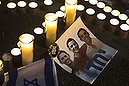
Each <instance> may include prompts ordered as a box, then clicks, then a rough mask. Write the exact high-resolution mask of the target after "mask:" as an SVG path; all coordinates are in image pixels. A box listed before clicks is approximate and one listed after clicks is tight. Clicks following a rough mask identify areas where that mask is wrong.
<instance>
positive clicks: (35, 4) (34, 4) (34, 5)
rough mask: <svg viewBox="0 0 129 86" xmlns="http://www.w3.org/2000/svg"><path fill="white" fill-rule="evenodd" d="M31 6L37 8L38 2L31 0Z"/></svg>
mask: <svg viewBox="0 0 129 86" xmlns="http://www.w3.org/2000/svg"><path fill="white" fill-rule="evenodd" d="M29 7H30V8H32V9H35V8H37V7H38V3H36V2H30V3H29Z"/></svg>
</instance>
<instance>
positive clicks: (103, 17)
mask: <svg viewBox="0 0 129 86" xmlns="http://www.w3.org/2000/svg"><path fill="white" fill-rule="evenodd" d="M97 18H98V19H99V20H104V19H106V15H105V14H103V13H98V14H97Z"/></svg>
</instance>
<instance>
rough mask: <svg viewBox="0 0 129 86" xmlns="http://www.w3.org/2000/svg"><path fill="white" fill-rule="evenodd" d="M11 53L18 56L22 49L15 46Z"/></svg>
mask: <svg viewBox="0 0 129 86" xmlns="http://www.w3.org/2000/svg"><path fill="white" fill-rule="evenodd" d="M11 54H12V55H13V56H18V55H20V54H21V51H20V49H19V48H13V49H12V50H11Z"/></svg>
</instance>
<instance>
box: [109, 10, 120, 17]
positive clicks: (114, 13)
mask: <svg viewBox="0 0 129 86" xmlns="http://www.w3.org/2000/svg"><path fill="white" fill-rule="evenodd" d="M111 14H112V15H113V16H119V15H120V11H118V10H112V12H111Z"/></svg>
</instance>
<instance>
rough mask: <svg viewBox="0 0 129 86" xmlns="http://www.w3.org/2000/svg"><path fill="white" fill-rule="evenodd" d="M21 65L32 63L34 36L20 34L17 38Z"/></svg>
mask: <svg viewBox="0 0 129 86" xmlns="http://www.w3.org/2000/svg"><path fill="white" fill-rule="evenodd" d="M19 42H20V48H21V54H22V64H23V65H27V64H29V63H32V62H33V42H34V36H33V35H31V34H22V35H21V36H20V37H19Z"/></svg>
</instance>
